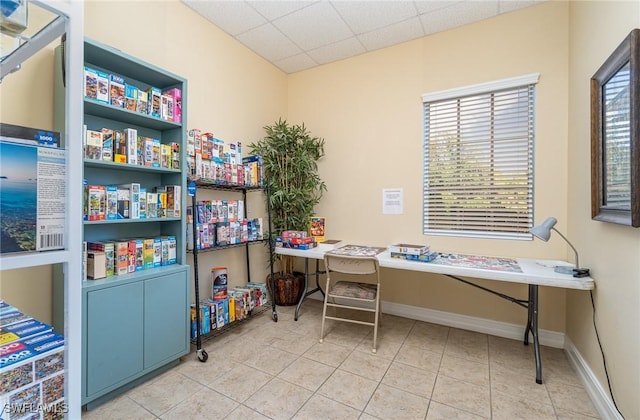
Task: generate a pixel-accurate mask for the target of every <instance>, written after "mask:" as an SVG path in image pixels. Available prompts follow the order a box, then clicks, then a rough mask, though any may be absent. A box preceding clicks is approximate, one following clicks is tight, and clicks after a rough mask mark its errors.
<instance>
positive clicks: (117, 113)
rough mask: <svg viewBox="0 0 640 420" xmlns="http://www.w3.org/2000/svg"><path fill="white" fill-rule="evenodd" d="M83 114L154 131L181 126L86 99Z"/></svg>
mask: <svg viewBox="0 0 640 420" xmlns="http://www.w3.org/2000/svg"><path fill="white" fill-rule="evenodd" d="M84 113H85V114H86V115H93V116H96V117H100V118H106V119H110V120H117V121H120V122H122V123H127V124H133V125H139V126H144V127H148V128H153V129H155V130H168V129H172V128H180V127H181V126H182V124H179V123H175V122H173V121H165V120H161V119H159V118H154V117H151V116H149V115H144V114H140V113H138V112H135V111H129V110H128V109H125V108H116V107H114V106H112V105H109V104H105V103H102V102H98V101H95V100H93V99H87V98H85V99H84Z"/></svg>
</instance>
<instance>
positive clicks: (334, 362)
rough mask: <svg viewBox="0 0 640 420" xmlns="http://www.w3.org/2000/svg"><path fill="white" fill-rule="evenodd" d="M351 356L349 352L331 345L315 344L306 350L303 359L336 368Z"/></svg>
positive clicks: (325, 343)
mask: <svg viewBox="0 0 640 420" xmlns="http://www.w3.org/2000/svg"><path fill="white" fill-rule="evenodd" d="M349 354H351V350H349V349H347V348H345V347H342V346H338V345H336V344H331V343H327V342H324V343H322V344H321V343H316V344H315V345H314V346H313V347H311V348H310V349H309V350H307V351H306V352H305V353H304V354H303V357H306V358H307V359H311V360H315V361H316V362H320V363H324V364H325V365H329V366H333V367H338V366H340V364H341V363H342V362H344V360H345V359H346V358H347V356H349Z"/></svg>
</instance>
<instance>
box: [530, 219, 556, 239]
mask: <svg viewBox="0 0 640 420" xmlns="http://www.w3.org/2000/svg"><path fill="white" fill-rule="evenodd" d="M556 223H558V220H556V218H555V217H548V218H547V220H545V221H544V222H542V224H540V225H538V226H534V227H532V228H531V229H529V232H531V233H532V234H533V236H535V237H536V238H538V239H542V240H543V241H545V242H547V241H548V240H549V238H550V237H551V229H553V227H554V226H555V225H556Z"/></svg>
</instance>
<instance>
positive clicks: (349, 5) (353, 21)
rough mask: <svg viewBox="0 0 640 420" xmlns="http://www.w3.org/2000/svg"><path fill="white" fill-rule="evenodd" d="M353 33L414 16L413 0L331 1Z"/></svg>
mask: <svg viewBox="0 0 640 420" xmlns="http://www.w3.org/2000/svg"><path fill="white" fill-rule="evenodd" d="M332 4H333V7H335V8H336V10H337V11H338V13H339V14H340V16H342V19H344V21H345V22H346V23H347V25H349V28H351V30H352V31H353V33H354V34H356V35H358V34H362V33H365V32H370V31H373V30H375V29H380V28H383V27H385V26H388V25H391V24H393V23H396V22H401V21H403V20H406V19H409V18H411V17H415V16H416V13H417V9H416V5H415V2H413V1H376V2H375V4H372V3H371V2H366V1H335V2H333V3H332Z"/></svg>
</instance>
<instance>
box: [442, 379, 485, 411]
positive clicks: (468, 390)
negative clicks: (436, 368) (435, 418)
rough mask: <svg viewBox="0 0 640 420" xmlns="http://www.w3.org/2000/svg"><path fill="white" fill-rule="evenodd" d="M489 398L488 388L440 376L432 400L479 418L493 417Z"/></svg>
mask: <svg viewBox="0 0 640 420" xmlns="http://www.w3.org/2000/svg"><path fill="white" fill-rule="evenodd" d="M489 396H490V392H489V387H488V386H482V385H475V384H471V383H469V382H464V381H461V380H458V379H453V378H447V377H446V376H442V375H438V378H437V379H436V386H435V388H434V389H433V395H432V396H431V400H432V401H437V402H439V403H442V404H446V405H449V406H451V407H455V408H458V409H460V410H464V411H468V412H470V413H474V414H477V415H479V416H483V417H489V416H490V415H491V404H490V402H489Z"/></svg>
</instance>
